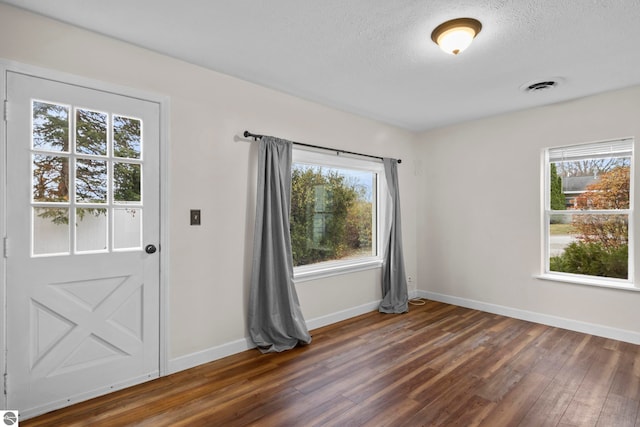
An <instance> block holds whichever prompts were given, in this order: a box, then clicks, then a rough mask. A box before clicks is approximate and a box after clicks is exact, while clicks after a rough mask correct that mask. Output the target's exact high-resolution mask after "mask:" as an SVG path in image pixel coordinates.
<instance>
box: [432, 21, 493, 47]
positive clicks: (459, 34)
mask: <svg viewBox="0 0 640 427" xmlns="http://www.w3.org/2000/svg"><path fill="white" fill-rule="evenodd" d="M480 30H482V24H481V23H480V21H478V20H477V19H473V18H458V19H452V20H451V21H447V22H444V23H442V24H440V25H438V26H437V27H436V29H435V30H433V32H432V33H431V40H433V41H434V43H436V44H437V45H438V46H440V49H442V50H444V51H445V52H447V53H450V54H452V55H457V54H459V53H460V52H462V51H463V50H465V49H466V48H467V47H469V45H470V44H471V42H472V41H473V39H474V38H475V36H476V35H478V33H479V32H480Z"/></svg>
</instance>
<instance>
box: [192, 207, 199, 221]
mask: <svg viewBox="0 0 640 427" xmlns="http://www.w3.org/2000/svg"><path fill="white" fill-rule="evenodd" d="M191 225H200V209H191Z"/></svg>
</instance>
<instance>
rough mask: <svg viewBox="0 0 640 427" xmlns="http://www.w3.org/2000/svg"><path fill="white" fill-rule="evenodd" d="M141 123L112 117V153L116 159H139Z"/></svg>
mask: <svg viewBox="0 0 640 427" xmlns="http://www.w3.org/2000/svg"><path fill="white" fill-rule="evenodd" d="M141 129H142V123H141V122H140V120H138V119H131V118H128V117H121V116H113V153H114V156H116V157H123V158H127V159H139V158H140V154H141V146H140V142H141V141H142V134H141Z"/></svg>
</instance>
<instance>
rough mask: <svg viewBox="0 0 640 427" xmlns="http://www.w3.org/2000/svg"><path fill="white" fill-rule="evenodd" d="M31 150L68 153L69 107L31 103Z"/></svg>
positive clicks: (37, 102)
mask: <svg viewBox="0 0 640 427" xmlns="http://www.w3.org/2000/svg"><path fill="white" fill-rule="evenodd" d="M32 107H33V132H32V135H33V148H34V149H36V150H46V151H58V152H68V151H69V107H67V106H65V105H58V104H49V103H47V102H40V101H33V104H32Z"/></svg>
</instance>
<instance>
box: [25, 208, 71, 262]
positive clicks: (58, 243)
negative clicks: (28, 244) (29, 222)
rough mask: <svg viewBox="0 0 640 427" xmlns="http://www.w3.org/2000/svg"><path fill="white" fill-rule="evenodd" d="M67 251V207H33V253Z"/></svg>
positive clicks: (43, 253) (45, 253) (46, 253)
mask: <svg viewBox="0 0 640 427" xmlns="http://www.w3.org/2000/svg"><path fill="white" fill-rule="evenodd" d="M61 253H65V254H66V253H69V209H67V208H33V254H34V255H48V254H61Z"/></svg>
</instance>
